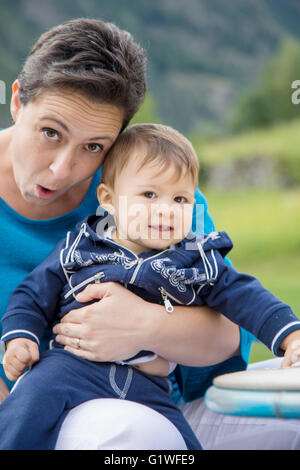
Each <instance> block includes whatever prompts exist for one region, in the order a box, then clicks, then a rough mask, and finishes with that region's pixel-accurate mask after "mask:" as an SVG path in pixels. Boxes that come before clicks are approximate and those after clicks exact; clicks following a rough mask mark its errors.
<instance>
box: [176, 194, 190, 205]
mask: <svg viewBox="0 0 300 470" xmlns="http://www.w3.org/2000/svg"><path fill="white" fill-rule="evenodd" d="M174 201H175V202H178V203H179V204H185V203H186V202H187V199H186V197H184V196H176V197H174Z"/></svg>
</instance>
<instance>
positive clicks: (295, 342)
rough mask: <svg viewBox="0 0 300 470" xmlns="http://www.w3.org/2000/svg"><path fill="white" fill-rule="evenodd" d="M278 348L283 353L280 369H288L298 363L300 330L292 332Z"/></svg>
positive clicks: (299, 356)
mask: <svg viewBox="0 0 300 470" xmlns="http://www.w3.org/2000/svg"><path fill="white" fill-rule="evenodd" d="M280 347H281V348H282V349H283V350H284V351H285V353H284V358H283V361H282V363H281V367H290V366H292V365H293V364H295V363H296V362H299V361H300V330H296V331H293V332H292V333H290V334H289V335H287V336H286V337H285V338H284V340H283V341H282V343H281V345H280Z"/></svg>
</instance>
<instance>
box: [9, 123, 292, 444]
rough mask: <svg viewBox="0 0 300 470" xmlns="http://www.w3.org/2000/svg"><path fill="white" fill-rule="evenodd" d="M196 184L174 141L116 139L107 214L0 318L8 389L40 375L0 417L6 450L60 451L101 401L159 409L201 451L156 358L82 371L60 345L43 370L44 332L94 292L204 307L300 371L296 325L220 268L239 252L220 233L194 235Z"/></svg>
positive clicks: (131, 134) (253, 287)
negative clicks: (86, 407) (105, 287)
mask: <svg viewBox="0 0 300 470" xmlns="http://www.w3.org/2000/svg"><path fill="white" fill-rule="evenodd" d="M197 182H198V158H197V156H196V154H195V151H194V149H193V147H192V145H191V143H190V142H189V141H188V140H187V139H186V138H185V137H183V136H182V135H181V134H180V133H178V132H177V131H175V130H174V129H172V128H170V127H168V126H162V125H153V124H140V125H135V126H131V127H130V128H129V129H127V130H126V131H124V132H123V133H122V134H121V136H120V137H119V138H118V140H117V141H116V143H115V144H114V145H113V147H112V149H111V150H110V152H109V153H108V155H107V156H106V159H105V162H104V165H103V171H102V182H101V184H100V186H99V188H98V199H99V202H100V204H101V207H102V208H103V209H104V210H105V211H106V214H104V215H96V216H89V217H87V219H86V220H85V221H83V222H82V223H81V224H79V226H78V231H76V232H69V233H68V234H67V237H66V238H65V239H64V240H62V241H61V242H60V243H59V244H58V245H57V247H56V248H55V249H54V250H53V252H52V253H51V254H50V256H49V257H48V258H47V259H46V260H45V261H44V263H42V264H41V265H40V266H38V267H37V268H36V269H35V270H34V271H33V272H32V273H31V274H30V275H29V276H28V277H27V278H26V279H25V280H24V281H23V283H22V284H21V285H20V286H19V288H18V289H17V290H16V291H15V292H14V293H13V294H12V296H11V299H10V303H9V306H8V309H7V312H6V314H5V316H4V317H3V336H2V340H3V341H4V342H5V344H6V353H5V356H4V361H3V363H4V369H5V372H6V374H7V377H8V378H9V379H10V380H16V379H17V378H18V377H19V376H20V375H21V374H22V373H23V371H24V369H25V368H26V367H30V366H32V365H33V364H34V365H33V367H32V368H31V369H30V371H29V372H26V373H25V374H24V375H23V376H22V378H21V380H20V381H19V382H18V383H17V386H16V387H15V388H14V390H13V392H12V393H11V394H10V395H9V397H8V398H7V399H6V400H5V401H4V402H3V403H2V404H1V405H0V435H1V436H2V438H1V441H0V449H51V448H54V447H55V442H56V439H57V436H58V433H59V429H60V426H61V423H62V421H63V419H64V417H65V413H66V412H67V411H68V410H69V409H70V408H72V407H74V406H77V405H78V404H80V403H82V402H84V401H87V400H90V399H93V398H100V397H107V398H112V397H119V398H122V399H128V400H132V401H138V402H140V403H143V404H145V405H147V406H150V407H152V408H153V409H155V410H156V411H158V412H159V413H162V414H163V415H164V416H166V417H167V418H168V419H169V420H171V421H172V422H173V423H174V424H175V426H176V427H177V428H178V429H179V431H180V432H181V434H182V436H183V438H184V440H185V442H186V445H187V448H188V449H200V448H201V446H200V445H199V443H198V441H197V439H196V437H195V435H194V434H193V432H192V430H191V429H190V427H189V425H188V424H187V422H186V421H185V419H184V418H183V416H182V414H181V412H180V411H179V410H178V408H177V407H176V406H175V405H174V403H173V402H172V400H171V398H170V396H169V386H168V382H167V381H166V378H165V377H164V376H166V375H167V374H168V373H169V372H170V371H172V370H173V369H174V367H175V366H176V364H170V363H169V361H167V360H166V359H164V358H160V357H157V356H156V354H155V353H154V352H152V351H141V352H140V353H139V354H137V355H136V356H134V357H132V358H127V359H124V360H123V361H121V362H119V363H103V362H102V363H97V362H91V361H86V360H84V359H81V358H79V357H78V356H76V355H74V354H72V353H70V352H68V351H66V350H64V349H63V347H62V346H60V345H59V344H58V343H56V342H55V339H53V340H52V343H51V349H50V350H49V351H47V352H45V353H42V354H41V357H40V358H39V349H38V345H39V342H40V339H41V337H42V335H43V333H44V330H45V328H46V327H49V326H53V325H54V324H55V323H56V322H58V321H59V320H60V319H61V318H62V317H63V316H64V315H65V314H66V313H67V312H68V311H70V310H73V309H74V308H78V307H82V303H80V291H81V290H83V289H84V287H86V286H87V285H88V284H89V283H93V282H107V281H114V282H116V281H117V282H120V283H122V284H123V285H124V286H125V287H127V288H128V289H130V290H132V292H134V293H135V294H137V295H139V296H141V297H143V298H144V299H145V300H147V301H149V302H156V303H161V304H162V305H164V306H165V309H166V315H167V314H172V311H173V310H174V305H179V304H184V305H204V304H206V305H208V306H210V307H211V308H213V309H215V310H217V311H219V312H221V313H223V314H224V315H226V316H227V317H228V318H229V319H231V320H232V321H234V322H236V323H237V324H239V325H240V326H242V327H244V328H245V329H247V330H249V331H251V332H252V333H253V334H254V335H255V336H256V337H257V338H258V339H260V340H261V341H262V342H264V344H266V345H267V346H268V347H269V348H270V349H271V350H272V351H273V352H274V354H277V355H283V354H285V361H286V364H287V365H291V364H292V363H293V362H296V361H297V360H298V356H299V350H300V347H299V340H300V332H299V329H300V321H299V320H298V318H297V317H296V316H295V315H294V313H293V312H292V310H291V308H290V307H289V306H288V305H286V304H283V303H282V302H280V301H279V300H278V299H277V298H276V297H274V296H273V294H271V293H270V292H269V291H268V290H266V289H264V288H263V287H262V285H261V284H260V283H259V281H258V280H256V279H255V278H253V277H251V276H249V275H246V274H240V273H238V272H237V271H236V270H235V269H234V268H232V267H231V266H229V265H228V264H227V263H226V261H224V257H225V256H226V255H227V253H228V252H229V251H230V250H231V248H232V242H231V240H230V238H229V237H228V235H227V234H226V233H225V232H213V233H210V234H203V235H196V234H194V233H192V232H191V231H190V230H191V225H192V214H193V206H194V202H195V199H194V194H195V189H196V187H197ZM120 308H122V306H121V305H120ZM107 315H109V312H107ZM78 343H79V344H78V347H80V341H78ZM284 351H285V353H284ZM14 416H18V419H17V420H15V419H14ZM100 419H101V417H100Z"/></svg>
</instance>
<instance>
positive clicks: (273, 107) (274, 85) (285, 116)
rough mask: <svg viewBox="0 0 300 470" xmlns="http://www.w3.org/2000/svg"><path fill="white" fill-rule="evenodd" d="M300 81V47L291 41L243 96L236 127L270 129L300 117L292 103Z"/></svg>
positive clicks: (238, 109) (285, 42) (237, 114)
mask: <svg viewBox="0 0 300 470" xmlns="http://www.w3.org/2000/svg"><path fill="white" fill-rule="evenodd" d="M298 79H299V80H300V44H299V43H298V42H297V41H294V40H292V39H288V40H286V41H284V42H283V43H282V44H281V46H280V48H279V50H278V52H277V54H276V55H275V56H274V57H273V58H272V59H271V60H270V61H269V62H267V63H266V65H265V66H264V68H263V70H262V73H261V76H260V77H259V80H258V83H257V85H256V86H255V87H253V89H251V90H249V91H248V92H247V93H245V94H244V95H242V96H241V97H240V98H239V99H238V101H237V103H236V106H235V108H234V112H233V119H232V127H233V129H234V130H236V131H240V130H244V129H250V128H258V127H265V126H269V125H271V124H274V123H278V122H282V121H288V120H291V119H294V118H296V117H299V116H300V107H299V106H297V105H296V104H294V103H293V102H292V99H291V97H292V94H293V92H294V91H295V90H293V89H292V83H293V82H294V81H295V80H298Z"/></svg>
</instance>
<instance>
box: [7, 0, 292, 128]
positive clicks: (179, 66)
mask: <svg viewBox="0 0 300 470" xmlns="http://www.w3.org/2000/svg"><path fill="white" fill-rule="evenodd" d="M81 16H85V17H98V18H99V17H100V18H103V19H104V20H106V21H111V22H114V23H116V24H118V25H119V26H120V27H122V28H124V29H126V30H128V31H130V32H131V33H132V34H133V36H134V38H135V39H136V40H137V41H138V42H139V43H140V44H141V45H142V46H143V47H144V49H145V51H146V53H147V56H148V59H149V65H148V87H149V93H150V96H151V98H152V102H153V106H152V108H151V109H152V111H153V110H154V108H155V113H156V115H157V119H161V120H163V121H167V122H169V123H170V124H172V125H174V126H175V127H177V128H179V129H180V130H182V131H184V132H192V131H199V129H201V131H202V132H203V133H205V132H206V131H207V132H208V133H209V131H210V130H211V129H221V131H222V129H224V127H226V126H227V124H228V120H230V118H231V113H232V108H233V106H234V103H235V102H236V100H237V98H238V97H239V96H240V95H241V94H242V93H243V92H244V91H245V90H247V89H248V87H249V86H251V85H252V84H253V83H254V82H255V81H256V79H257V76H258V75H259V73H260V71H261V69H262V67H263V66H264V63H265V61H266V60H268V59H269V58H270V57H271V56H272V55H273V54H274V53H276V51H277V49H278V47H279V46H280V44H281V43H282V42H283V41H284V40H285V39H286V38H293V39H295V40H296V41H298V40H299V39H300V28H299V20H300V4H299V2H298V1H297V0H226V2H224V1H223V0H188V1H186V0H152V1H151V2H149V1H148V0H51V1H46V0H14V1H13V2H9V1H8V0H3V1H1V3H0V80H2V81H3V82H4V83H5V84H6V88H7V91H6V101H7V103H8V101H9V98H10V85H11V82H12V80H13V79H14V78H15V77H16V76H17V74H18V73H19V71H20V68H21V66H22V63H23V61H24V59H25V57H26V54H27V53H28V51H29V49H30V47H31V46H32V45H33V43H34V41H35V40H36V39H37V37H38V36H39V35H40V34H41V33H42V32H43V31H44V30H46V29H47V28H50V27H51V26H54V25H56V24H58V23H60V22H62V21H65V20H68V19H70V18H76V17H81ZM153 112H154V111H153ZM8 122H9V110H8V104H7V105H6V106H4V105H2V106H1V107H0V124H1V125H6V124H7V123H8Z"/></svg>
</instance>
